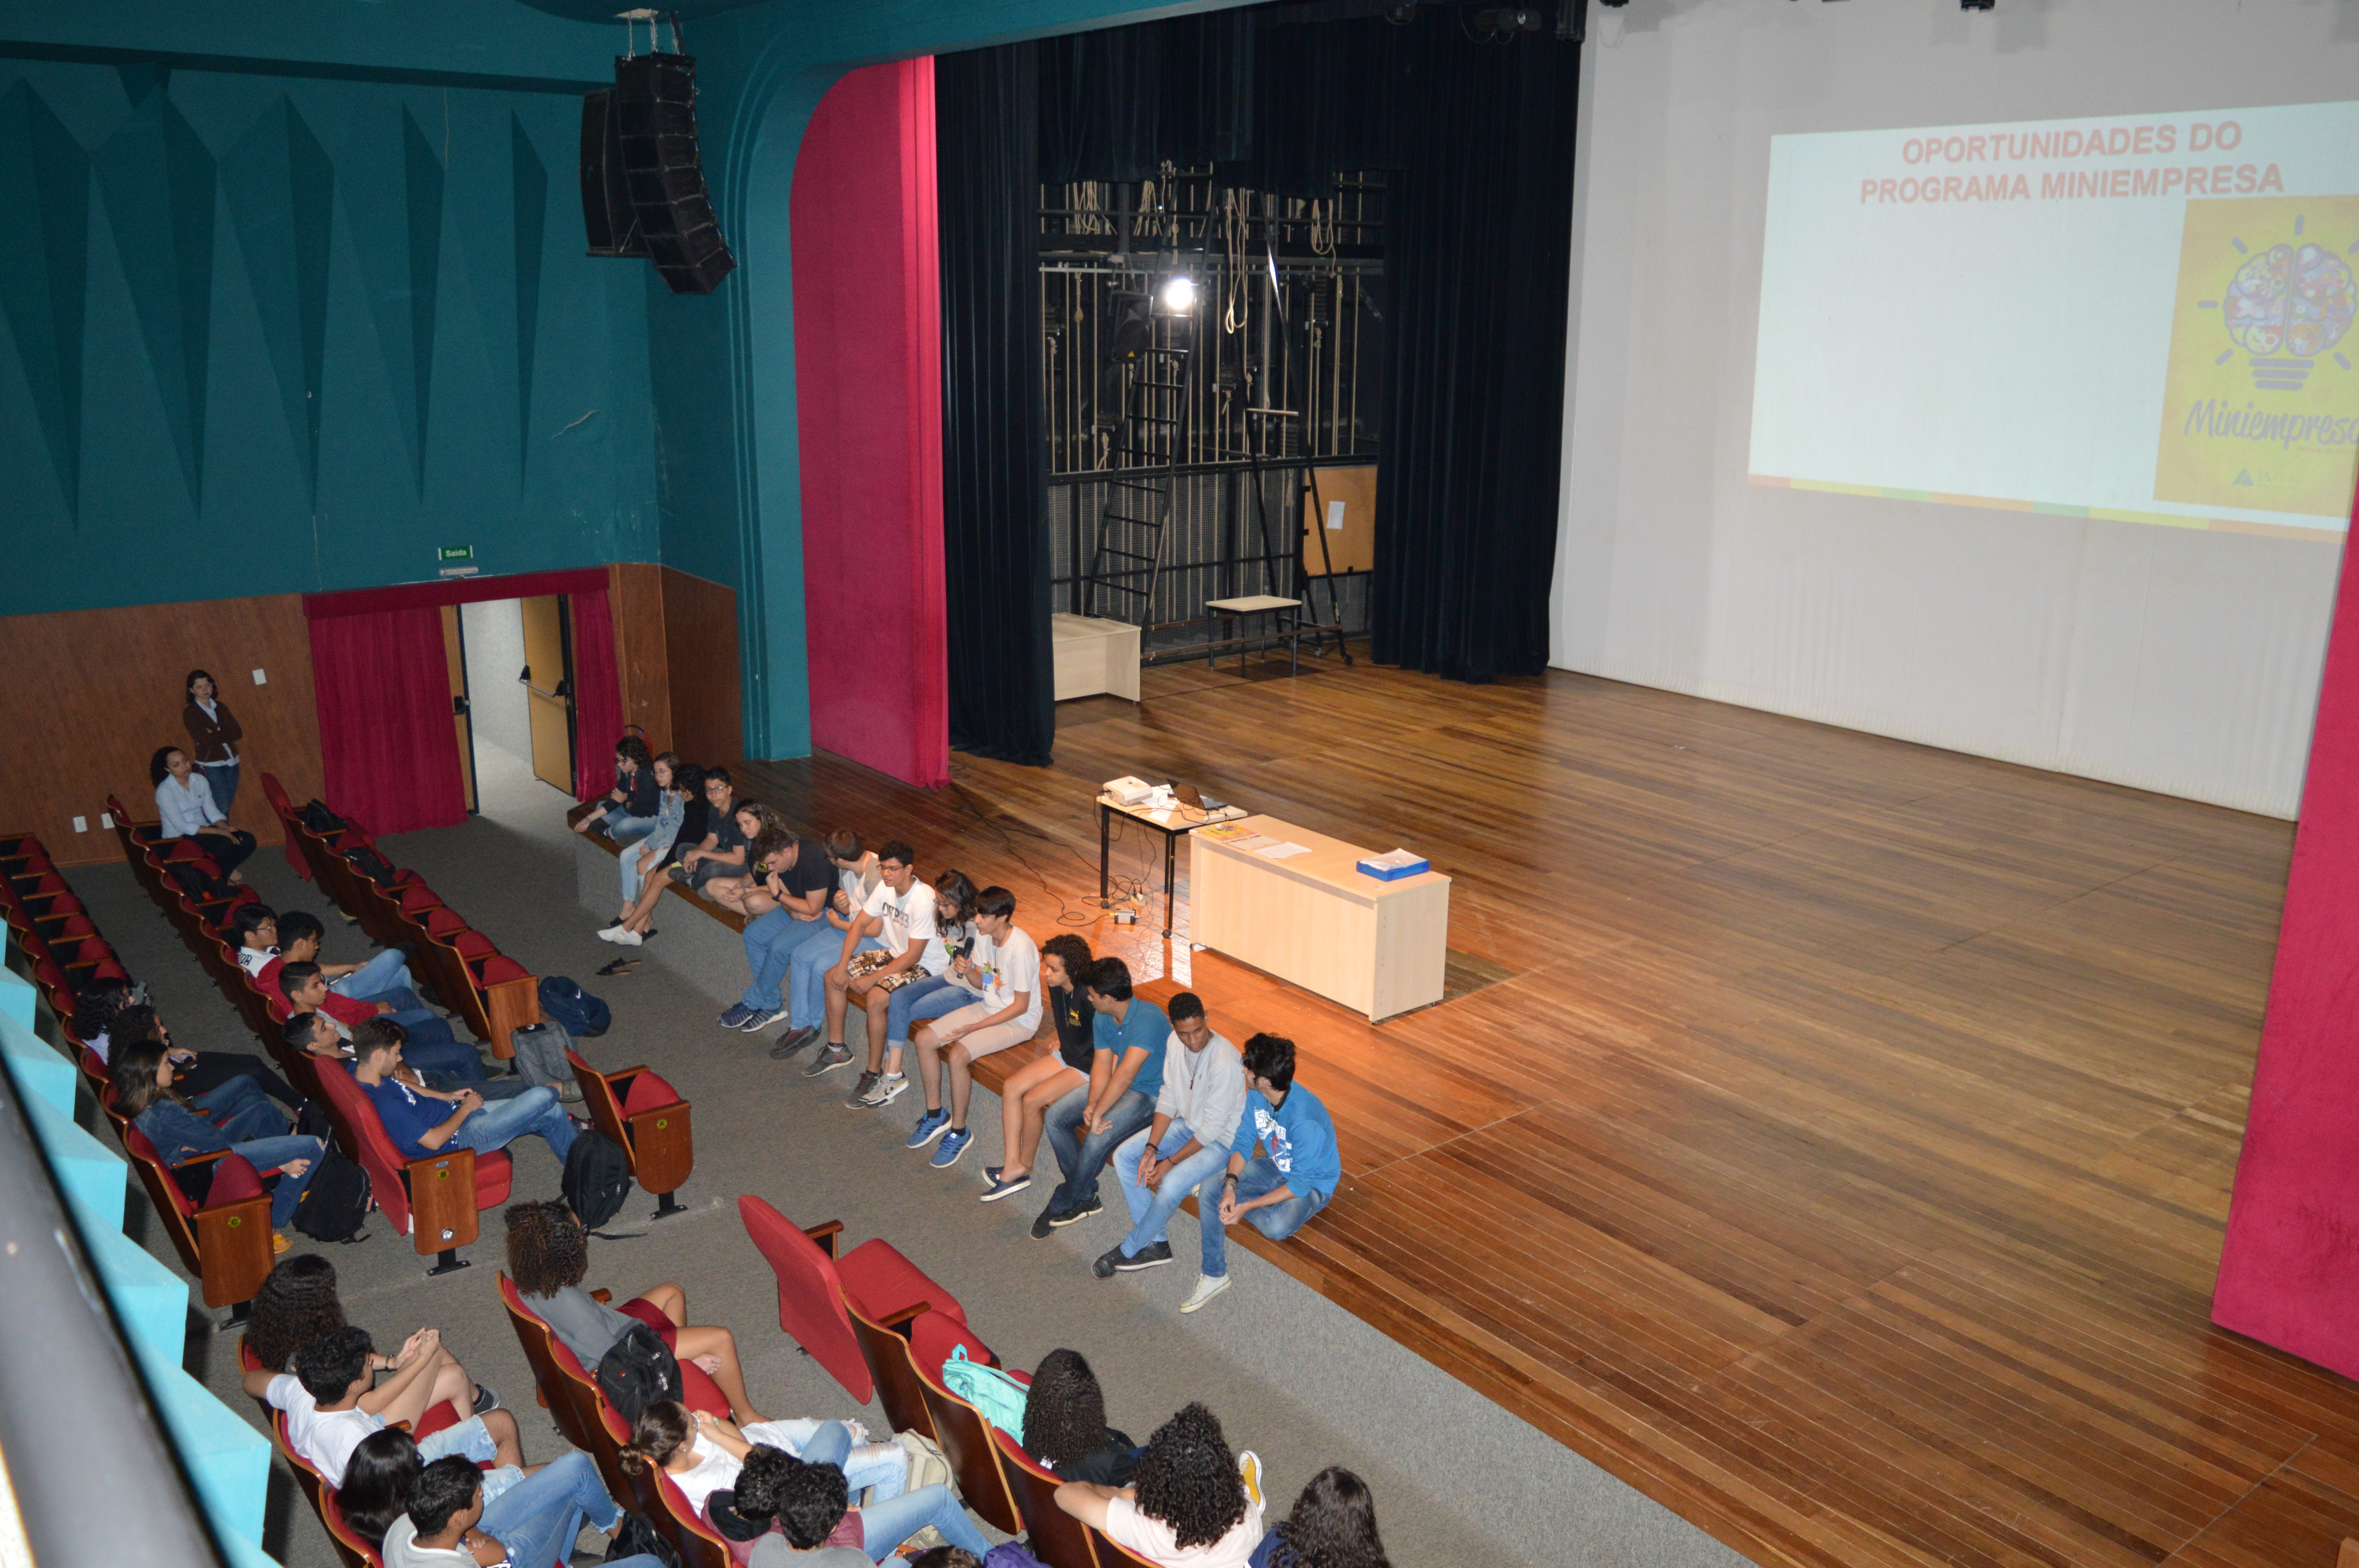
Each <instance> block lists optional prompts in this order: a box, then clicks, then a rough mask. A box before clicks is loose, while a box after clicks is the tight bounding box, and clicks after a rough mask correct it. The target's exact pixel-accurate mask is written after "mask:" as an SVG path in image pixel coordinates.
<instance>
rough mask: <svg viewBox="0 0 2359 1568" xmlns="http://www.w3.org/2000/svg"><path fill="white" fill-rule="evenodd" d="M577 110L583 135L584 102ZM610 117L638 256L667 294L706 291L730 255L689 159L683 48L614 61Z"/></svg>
mask: <svg viewBox="0 0 2359 1568" xmlns="http://www.w3.org/2000/svg"><path fill="white" fill-rule="evenodd" d="M583 115H584V118H583V133H582V134H583V135H584V136H585V137H586V136H587V135H588V134H589V133H588V109H587V107H586V106H585V107H584V110H583ZM611 118H612V121H613V124H614V126H615V141H616V142H618V143H619V146H620V151H621V159H620V162H621V168H622V171H623V182H624V187H625V190H626V191H627V192H628V194H629V198H630V209H631V211H632V212H633V213H634V214H635V215H636V220H637V223H638V237H639V239H640V240H641V242H642V243H644V244H645V246H646V252H645V254H647V256H648V257H649V259H651V260H652V261H654V263H655V264H656V271H657V272H658V273H660V274H661V275H662V276H663V280H664V283H665V286H666V287H669V288H670V290H671V291H672V292H673V293H674V294H710V293H712V291H713V290H714V289H715V288H718V287H721V280H722V279H723V278H724V277H726V276H729V274H730V273H731V272H732V271H733V270H734V269H735V267H736V265H737V258H736V257H734V256H733V255H731V254H729V246H728V244H727V243H725V242H724V241H723V239H722V237H721V221H720V219H719V218H717V217H715V216H714V215H713V211H712V198H711V196H710V195H709V194H708V193H707V192H706V190H705V187H704V169H703V167H702V165H701V163H700V162H699V161H698V158H697V152H696V61H695V60H693V59H690V57H689V56H687V55H683V54H643V55H638V56H635V57H634V58H632V59H618V60H616V61H615V62H614V94H613V99H612V104H611ZM612 145H613V144H609V146H612ZM609 167H610V168H611V167H612V160H611V159H610V160H609ZM587 188H588V187H587V176H586V175H585V176H584V189H585V191H586V190H587ZM610 211H611V209H610ZM593 248H594V237H593ZM617 254H623V253H617Z"/></svg>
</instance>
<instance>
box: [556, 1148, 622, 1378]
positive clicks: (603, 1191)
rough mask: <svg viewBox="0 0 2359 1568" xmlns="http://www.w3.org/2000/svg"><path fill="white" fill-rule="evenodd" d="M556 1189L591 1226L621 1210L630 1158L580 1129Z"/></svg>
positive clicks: (568, 1152) (603, 1221)
mask: <svg viewBox="0 0 2359 1568" xmlns="http://www.w3.org/2000/svg"><path fill="white" fill-rule="evenodd" d="M560 1190H561V1191H562V1192H563V1193H564V1195H565V1203H566V1206H567V1207H569V1208H571V1209H572V1211H573V1217H575V1218H576V1219H579V1220H580V1221H581V1222H582V1229H584V1230H595V1229H597V1228H598V1227H600V1226H602V1225H603V1224H605V1223H606V1222H607V1221H608V1220H610V1219H612V1218H614V1217H615V1216H616V1215H618V1214H620V1213H622V1212H623V1205H624V1203H625V1201H627V1200H628V1199H629V1197H630V1195H631V1162H630V1160H629V1159H628V1158H627V1157H626V1156H625V1154H624V1153H623V1150H622V1146H621V1145H620V1144H618V1143H616V1142H615V1141H614V1140H613V1139H611V1138H609V1137H607V1136H606V1135H605V1134H604V1133H603V1132H584V1133H582V1134H581V1135H580V1136H578V1137H577V1138H575V1139H574V1140H573V1147H572V1148H571V1149H569V1150H567V1151H566V1152H565V1181H564V1184H563V1186H562V1187H561V1188H560ZM634 1419H636V1418H634Z"/></svg>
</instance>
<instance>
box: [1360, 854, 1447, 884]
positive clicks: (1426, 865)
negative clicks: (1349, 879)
mask: <svg viewBox="0 0 2359 1568" xmlns="http://www.w3.org/2000/svg"><path fill="white" fill-rule="evenodd" d="M1431 870H1433V862H1432V861H1430V860H1427V859H1426V858H1425V857H1424V856H1422V855H1412V854H1410V853H1409V852H1408V850H1407V849H1395V850H1393V851H1392V852H1391V853H1390V854H1386V855H1365V856H1363V857H1362V858H1361V860H1360V871H1361V874H1362V875H1364V876H1371V877H1374V878H1375V879H1376V880H1377V881H1381V882H1397V881H1400V880H1401V878H1403V877H1413V876H1415V875H1417V874H1418V873H1419V871H1431Z"/></svg>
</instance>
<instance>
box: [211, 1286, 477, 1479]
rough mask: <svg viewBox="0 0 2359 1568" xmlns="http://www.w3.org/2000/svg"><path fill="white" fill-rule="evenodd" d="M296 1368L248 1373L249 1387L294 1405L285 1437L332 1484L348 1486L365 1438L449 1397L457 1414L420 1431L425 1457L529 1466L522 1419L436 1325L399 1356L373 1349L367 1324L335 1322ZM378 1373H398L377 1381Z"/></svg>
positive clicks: (283, 1406)
mask: <svg viewBox="0 0 2359 1568" xmlns="http://www.w3.org/2000/svg"><path fill="white" fill-rule="evenodd" d="M294 1367H295V1369H294V1371H293V1372H291V1373H288V1372H272V1371H269V1370H267V1369H264V1370H260V1371H254V1372H248V1373H247V1374H246V1375H245V1391H246V1392H247V1393H249V1394H252V1395H253V1396H254V1397H255V1398H256V1399H259V1400H267V1401H268V1402H269V1403H270V1404H271V1406H272V1407H273V1408H274V1409H277V1410H282V1411H286V1412H287V1442H288V1445H289V1446H290V1447H292V1448H293V1449H294V1450H295V1452H296V1453H298V1454H301V1455H302V1456H303V1458H304V1460H305V1461H306V1462H307V1463H309V1464H310V1466H311V1467H312V1468H313V1469H314V1470H317V1471H318V1472H319V1473H320V1476H321V1479H322V1480H324V1481H326V1482H327V1483H328V1485H330V1486H332V1487H341V1486H342V1485H343V1483H344V1466H345V1465H348V1464H349V1463H351V1461H352V1457H353V1449H355V1448H357V1447H359V1446H360V1444H361V1439H363V1438H364V1437H366V1436H368V1435H369V1434H370V1433H374V1432H382V1431H383V1430H385V1428H386V1426H387V1425H388V1424H389V1423H391V1422H397V1421H404V1422H413V1423H414V1422H417V1421H418V1419H419V1417H420V1416H422V1415H424V1414H425V1413H426V1411H429V1410H430V1409H432V1408H433V1407H434V1406H435V1405H437V1404H440V1403H444V1402H446V1401H447V1402H448V1403H449V1404H450V1406H451V1410H452V1411H454V1412H455V1413H456V1414H457V1415H458V1416H459V1417H460V1420H459V1422H458V1424H457V1425H455V1426H447V1427H444V1428H443V1429H442V1430H441V1431H440V1432H438V1433H434V1434H433V1435H432V1436H430V1437H424V1438H420V1439H419V1443H418V1452H419V1455H420V1457H422V1458H424V1459H425V1460H427V1461H429V1463H430V1462H431V1461H433V1460H436V1459H440V1458H441V1457H442V1456H443V1455H445V1454H463V1455H465V1456H466V1457H467V1458H468V1459H470V1460H473V1461H474V1462H475V1463H477V1464H483V1463H484V1462H486V1461H494V1462H496V1463H498V1464H501V1465H523V1464H524V1454H523V1452H522V1451H521V1450H520V1449H519V1448H518V1446H517V1444H516V1417H514V1416H512V1415H510V1414H509V1413H508V1412H507V1411H504V1410H499V1409H496V1408H494V1401H495V1399H496V1396H495V1395H493V1394H492V1393H491V1391H490V1390H485V1389H479V1388H478V1387H477V1386H476V1384H475V1382H474V1380H473V1379H472V1378H470V1377H468V1376H467V1370H466V1368H463V1367H462V1366H460V1365H459V1363H458V1362H457V1360H455V1359H454V1358H453V1357H451V1353H450V1352H449V1351H447V1350H445V1349H443V1348H442V1342H441V1336H440V1332H439V1331H437V1330H435V1329H431V1328H421V1329H419V1331H418V1332H417V1333H415V1334H413V1335H411V1336H409V1339H408V1343H406V1344H404V1345H403V1346H402V1347H401V1353H400V1354H399V1355H397V1356H392V1357H386V1356H380V1355H378V1354H377V1353H376V1351H375V1348H374V1346H372V1345H371V1344H370V1342H369V1335H368V1330H367V1329H364V1328H355V1327H351V1326H346V1327H343V1328H339V1329H333V1330H331V1331H330V1332H329V1333H326V1334H323V1335H321V1336H320V1337H319V1338H317V1339H314V1340H312V1341H311V1342H310V1344H309V1345H306V1346H303V1347H302V1348H301V1349H299V1350H298V1351H296V1352H295V1361H294ZM380 1371H389V1372H391V1373H392V1374H393V1376H391V1377H389V1378H387V1379H386V1380H385V1382H384V1383H383V1384H382V1385H380V1386H378V1387H376V1388H374V1389H372V1388H371V1387H370V1386H369V1383H370V1380H371V1379H373V1378H374V1377H375V1374H376V1373H378V1372H380ZM478 1407H481V1408H478Z"/></svg>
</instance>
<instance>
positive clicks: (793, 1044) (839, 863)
mask: <svg viewBox="0 0 2359 1568" xmlns="http://www.w3.org/2000/svg"><path fill="white" fill-rule="evenodd" d="M827 858H828V861H829V863H830V864H832V865H833V866H834V868H835V892H834V893H833V894H832V895H831V896H830V898H829V900H828V903H827V910H826V917H825V920H824V921H823V924H824V925H826V926H827V928H828V931H829V935H828V936H825V937H817V936H815V937H813V938H812V939H811V940H810V941H808V942H805V943H803V944H802V945H801V946H798V947H797V948H796V949H795V954H794V957H793V959H792V960H791V961H789V963H788V967H787V1009H788V1015H787V1033H786V1034H785V1035H784V1036H783V1037H781V1038H780V1039H779V1041H778V1043H777V1044H776V1045H774V1046H772V1047H771V1048H770V1054H771V1055H772V1056H775V1057H777V1059H778V1060H780V1061H784V1060H786V1059H787V1058H788V1057H789V1056H791V1055H793V1054H795V1053H796V1052H798V1051H799V1050H801V1049H802V1048H803V1047H804V1046H806V1045H808V1044H810V1043H811V1042H812V1041H814V1040H817V1039H819V1038H820V1037H821V1032H822V1031H823V1030H824V1029H825V1028H826V1026H827V972H828V970H830V969H832V968H834V967H835V965H836V961H837V960H838V959H840V958H842V957H843V948H844V944H845V941H846V939H847V937H846V934H847V933H848V932H850V931H851V929H852V927H853V923H854V922H856V921H858V920H859V919H860V912H861V910H862V909H864V908H865V907H866V906H867V903H868V895H869V894H871V893H873V892H875V891H876V884H877V883H878V882H879V881H882V880H883V873H882V872H881V871H878V870H877V869H876V867H877V856H876V852H875V850H873V849H862V847H861V843H860V835H859V834H857V833H854V832H853V831H852V830H851V829H850V828H848V827H839V828H837V829H836V830H835V831H834V832H832V833H831V834H829V835H828V836H827ZM875 946H876V940H875V938H874V937H862V938H860V939H859V940H857V941H856V942H853V950H854V951H866V950H869V949H873V948H874V947H875Z"/></svg>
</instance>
